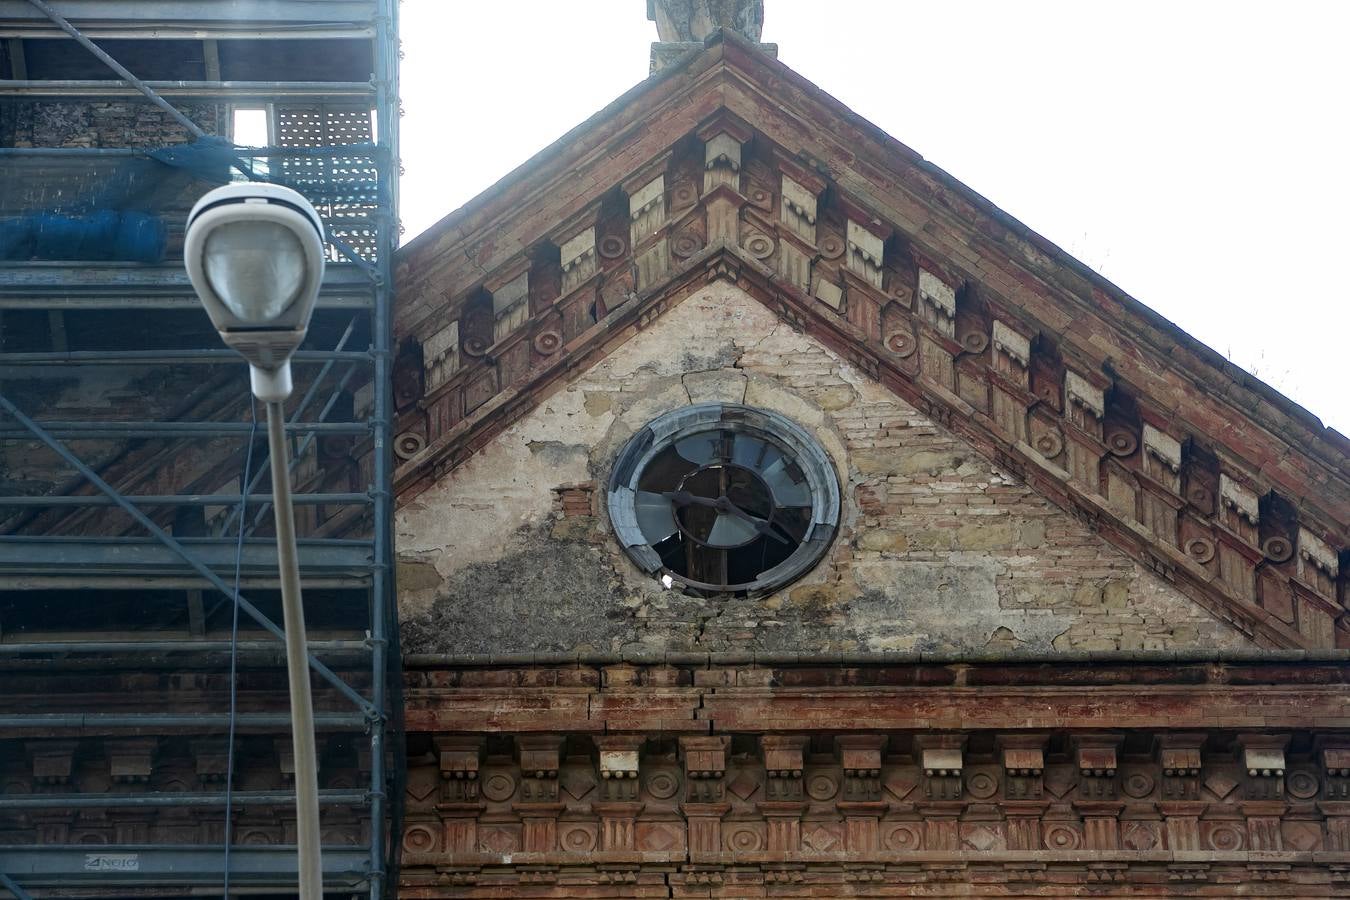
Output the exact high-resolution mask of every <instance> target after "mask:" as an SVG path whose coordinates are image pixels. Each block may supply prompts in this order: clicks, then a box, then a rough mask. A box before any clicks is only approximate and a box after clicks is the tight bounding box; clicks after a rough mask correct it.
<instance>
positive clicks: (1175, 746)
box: [394, 0, 1350, 898]
mask: <svg viewBox="0 0 1350 900" xmlns="http://www.w3.org/2000/svg"><path fill="white" fill-rule="evenodd" d="M665 5H668V4H665ZM679 5H681V6H682V7H684V6H687V7H688V8H689V9H693V6H698V7H699V9H700V10H701V12H700V15H703V14H707V15H713V12H714V7H715V8H716V10H719V11H720V12H718V13H717V14H718V15H724V14H727V13H728V11H730V10H732V8H733V7H741V8H748V7H749V6H753V4H748V3H747V4H732V3H721V2H718V3H711V2H709V3H703V2H701V0H697V2H696V3H694V4H693V5H690V4H689V3H687V2H686V3H683V4H679ZM397 279H398V282H399V290H400V302H399V304H398V309H397V315H396V324H395V328H396V330H397V331H398V333H399V336H400V340H401V342H402V343H401V349H400V352H399V355H398V358H397V360H396V361H395V366H394V368H395V375H394V381H395V391H394V401H395V407H396V411H397V415H396V423H395V432H396V434H397V435H398V438H397V439H396V448H397V452H398V453H399V456H400V459H401V460H402V461H403V462H402V465H401V466H400V467H399V469H398V471H397V472H396V473H395V477H394V487H395V492H396V495H397V496H398V498H399V513H398V516H397V523H396V525H397V535H396V538H397V548H398V553H399V572H398V586H399V592H400V598H399V602H400V612H401V616H402V620H403V626H404V631H403V637H404V641H403V649H404V651H405V653H407V654H408V655H407V656H406V657H405V666H406V668H405V680H404V684H405V689H406V695H405V696H406V708H405V713H406V715H405V722H406V725H407V730H408V748H409V760H408V765H409V779H408V789H407V796H406V797H405V800H406V802H407V817H406V820H405V826H404V833H403V849H404V856H403V870H402V874H401V879H402V887H403V893H404V894H406V895H407V896H416V897H428V898H430V897H437V898H441V897H525V896H584V897H601V896H609V897H628V896H632V897H637V896H648V897H656V896H664V897H728V898H730V897H772V896H796V897H806V896H810V897H833V896H864V895H865V896H875V897H883V896H885V897H900V896H928V897H936V896H943V897H946V896H952V897H955V896H965V897H970V896H1003V897H1033V896H1034V897H1048V896H1065V897H1068V896H1084V895H1092V896H1103V897H1121V898H1124V897H1143V896H1173V895H1177V894H1182V893H1184V894H1186V895H1187V896H1202V897H1232V896H1237V895H1242V896H1305V897H1319V898H1320V897H1324V896H1345V895H1347V892H1348V891H1350V842H1348V840H1350V839H1348V838H1347V834H1350V832H1348V831H1347V828H1350V825H1347V823H1350V806H1347V804H1346V802H1345V799H1346V797H1347V791H1350V787H1347V785H1350V781H1347V779H1350V753H1348V752H1347V750H1346V749H1345V748H1346V747H1350V739H1347V737H1346V729H1347V727H1348V726H1350V720H1347V718H1346V716H1345V712H1344V711H1345V708H1346V706H1345V693H1346V688H1345V670H1344V661H1345V658H1346V651H1344V650H1336V649H1333V648H1336V647H1341V646H1345V642H1346V640H1347V637H1346V635H1347V632H1346V630H1345V623H1346V619H1345V613H1344V610H1345V607H1346V602H1345V599H1346V595H1345V584H1346V581H1345V578H1346V576H1345V570H1346V566H1345V565H1344V563H1345V557H1344V551H1342V550H1341V549H1340V548H1343V547H1345V546H1346V537H1345V535H1346V531H1345V529H1346V525H1347V518H1346V509H1347V498H1350V482H1347V481H1346V480H1345V479H1344V477H1343V473H1344V471H1345V467H1344V461H1345V454H1346V450H1347V448H1350V444H1347V443H1346V441H1345V439H1344V438H1343V437H1342V436H1340V435H1338V434H1336V433H1335V432H1332V431H1330V430H1328V429H1324V428H1323V427H1322V426H1321V423H1319V422H1316V421H1315V420H1312V419H1311V418H1310V417H1308V416H1307V415H1306V414H1305V413H1303V412H1302V411H1301V410H1297V409H1296V408H1294V407H1293V406H1292V404H1289V403H1288V402H1287V401H1285V400H1284V399H1283V398H1279V397H1278V396H1276V395H1274V394H1273V392H1271V391H1269V390H1268V389H1266V388H1264V387H1263V386H1261V385H1256V384H1253V383H1252V382H1250V381H1249V380H1246V379H1244V378H1242V377H1241V376H1239V375H1238V374H1237V373H1235V372H1234V371H1233V370H1232V369H1231V367H1225V366H1224V364H1223V363H1222V361H1221V360H1220V359H1219V358H1218V357H1217V356H1216V355H1215V354H1213V353H1212V352H1211V351H1209V350H1207V349H1206V348H1203V347H1201V346H1200V345H1198V344H1197V343H1196V342H1195V341H1194V340H1193V339H1191V338H1190V337H1189V336H1186V335H1184V334H1182V333H1181V332H1180V331H1179V330H1177V329H1176V328H1175V327H1174V326H1171V325H1170V324H1168V323H1165V322H1162V321H1161V320H1159V319H1158V318H1157V317H1156V316H1155V315H1154V314H1152V313H1151V312H1150V311H1148V310H1146V309H1145V308H1143V307H1142V306H1141V305H1140V304H1138V303H1137V302H1135V301H1133V300H1132V299H1130V298H1128V297H1125V296H1124V295H1123V294H1121V293H1120V292H1119V291H1118V290H1116V289H1115V288H1114V287H1113V286H1111V285H1109V284H1107V283H1105V282H1103V281H1101V280H1100V279H1098V278H1096V277H1095V275H1094V274H1092V273H1090V272H1089V271H1087V270H1086V269H1085V268H1084V267H1081V266H1079V265H1078V264H1076V263H1074V262H1073V261H1071V260H1068V259H1067V258H1066V257H1065V256H1064V254H1063V253H1062V251H1060V250H1058V248H1055V247H1054V246H1053V245H1051V244H1050V243H1049V242H1048V241H1045V240H1044V239H1042V238H1040V237H1039V236H1037V235H1035V234H1034V233H1032V232H1030V231H1029V230H1027V229H1026V228H1025V227H1024V226H1021V225H1020V224H1018V223H1016V222H1015V221H1013V220H1011V218H1010V217H1008V216H1006V214H1004V213H1002V212H1000V211H998V210H996V209H994V208H993V207H992V206H991V205H989V204H988V202H987V201H985V200H984V199H983V198H981V197H978V196H977V195H975V194H974V193H973V192H971V191H969V190H968V189H966V188H964V187H963V186H961V185H960V184H958V183H956V182H955V181H954V180H952V179H951V178H950V177H948V176H946V175H945V173H942V172H941V171H940V170H938V169H936V168H934V167H932V166H931V165H929V164H927V163H926V162H925V161H923V160H922V159H920V158H919V157H918V156H917V154H914V153H913V152H912V151H910V150H909V149H908V148H905V147H903V146H901V145H899V144H897V143H896V142H894V141H893V140H891V139H890V138H889V137H887V136H886V135H883V134H881V133H880V132H879V131H878V130H876V129H875V128H873V127H872V126H870V125H867V124H866V123H864V122H862V121H861V120H860V119H858V118H857V116H855V115H854V114H852V113H851V112H849V111H848V110H846V109H844V108H842V107H841V106H840V105H839V104H837V103H836V102H835V101H833V100H832V99H830V98H829V97H827V96H825V95H824V94H823V93H822V92H821V91H820V90H819V89H817V88H816V87H815V86H814V85H811V84H809V83H808V82H806V81H805V80H804V79H802V78H800V77H799V76H797V75H796V74H795V73H793V72H791V71H790V70H787V69H785V68H784V67H782V66H779V65H777V64H776V63H773V62H772V61H771V60H770V59H768V57H766V56H765V55H764V54H763V53H762V52H760V49H759V48H758V47H757V46H755V45H754V44H753V43H751V42H749V41H746V40H744V39H742V38H741V37H738V36H737V35H736V34H735V33H733V32H732V31H730V30H726V31H723V32H722V33H720V34H715V35H712V36H710V37H709V38H708V42H707V47H706V49H705V51H704V52H702V53H690V54H688V55H686V56H684V57H682V58H681V60H680V61H679V62H676V63H673V64H672V65H670V66H669V67H668V68H667V69H666V70H663V72H662V74H661V76H660V77H659V78H654V79H652V80H651V81H649V82H648V83H647V84H646V85H644V86H642V87H641V88H639V89H638V90H636V91H634V92H632V93H630V94H629V95H627V96H626V97H625V98H624V99H623V100H621V101H620V102H618V103H616V104H613V105H612V106H610V107H608V108H607V109H606V110H605V111H603V112H602V113H601V114H599V115H598V116H597V117H595V118H594V119H592V120H591V121H590V122H588V123H587V125H586V126H585V127H583V128H580V129H577V130H576V131H574V132H572V133H571V134H569V135H568V137H567V139H566V140H565V141H563V142H560V143H559V144H557V145H554V146H553V147H551V148H549V149H547V150H546V151H544V152H543V153H541V154H540V155H539V156H538V157H536V158H535V159H533V160H531V161H530V162H529V163H527V164H526V165H525V166H524V167H522V169H521V170H519V171H518V172H517V173H516V174H515V175H514V176H512V177H511V178H509V179H507V180H506V181H504V182H503V183H501V184H499V185H498V186H497V187H495V188H493V189H492V190H491V191H489V192H488V193H487V194H485V195H483V196H482V197H480V198H479V199H477V200H475V201H473V202H471V203H470V204H468V205H467V206H465V207H464V208H463V209H462V210H460V211H459V212H457V213H454V214H452V215H451V216H450V217H448V218H447V219H446V220H444V221H443V222H442V223H441V224H440V225H438V226H436V227H435V228H433V229H432V230H431V231H430V232H428V234H427V235H426V236H424V237H421V238H418V239H417V240H416V241H415V242H414V243H413V244H412V245H410V246H408V247H406V248H404V250H403V251H401V255H400V261H399V264H398V271H397ZM714 402H716V403H729V404H745V405H747V406H751V407H758V408H762V409H766V410H771V411H773V412H775V413H778V414H781V415H783V416H786V417H787V418H790V419H791V420H793V421H794V422H797V423H799V424H800V425H802V426H803V427H804V428H805V429H806V430H808V431H809V432H811V433H812V434H813V435H814V436H815V437H816V439H817V440H818V441H819V443H820V444H821V445H822V446H823V447H824V449H825V450H826V451H827V453H828V455H829V457H830V458H831V460H832V462H833V465H834V467H835V469H836V473H837V476H838V481H839V487H840V488H841V491H840V493H841V496H842V515H841V517H840V521H839V530H838V534H837V536H836V538H835V540H834V541H833V543H832V544H831V546H830V547H829V549H828V551H827V552H826V555H825V556H824V558H823V559H822V561H821V562H820V563H819V564H818V565H817V566H816V567H815V568H814V569H813V570H812V571H810V572H809V573H807V574H806V575H804V576H803V577H802V578H801V579H800V580H799V581H797V582H795V583H792V584H790V585H788V586H786V587H785V588H783V589H781V590H779V591H778V592H777V593H772V594H769V595H767V596H760V597H752V598H740V597H715V598H704V597H697V596H692V595H690V594H688V593H686V592H685V591H683V590H680V589H677V588H675V587H674V585H672V589H667V588H665V587H663V586H662V585H661V584H660V583H659V582H657V581H656V580H655V579H654V578H652V577H651V576H649V575H644V574H642V573H641V572H640V571H639V570H638V568H636V567H635V566H634V565H633V564H632V563H631V562H630V561H629V557H628V556H627V555H626V554H625V553H624V552H623V551H622V550H621V549H620V547H619V546H618V542H617V541H616V540H615V538H614V536H613V534H612V529H611V527H610V523H609V522H608V521H607V520H606V516H607V510H608V509H609V507H608V506H607V504H606V502H605V499H606V498H605V491H606V486H607V484H608V482H609V476H610V474H611V466H612V465H613V461H614V459H615V454H616V452H617V451H618V450H619V449H620V448H621V447H623V446H624V445H625V444H626V442H627V441H628V439H629V438H630V436H632V435H634V434H635V433H637V432H638V430H639V429H641V428H642V427H643V426H644V425H645V424H646V423H648V422H650V421H651V420H652V419H653V418H654V417H656V416H658V415H662V414H665V413H668V412H670V411H673V410H676V409H680V408H683V407H685V406H687V405H689V404H696V403H714ZM684 499H685V498H681V499H679V500H678V501H677V502H680V503H683V500H684ZM704 499H707V498H704ZM615 508H616V509H618V508H619V507H618V506H616V507H615ZM616 515H617V513H616ZM728 568H730V567H728ZM1284 648H1298V649H1284Z"/></svg>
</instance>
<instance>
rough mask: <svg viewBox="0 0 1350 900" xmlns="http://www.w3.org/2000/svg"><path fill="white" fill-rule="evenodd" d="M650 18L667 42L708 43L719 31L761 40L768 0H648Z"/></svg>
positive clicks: (648, 16) (659, 35)
mask: <svg viewBox="0 0 1350 900" xmlns="http://www.w3.org/2000/svg"><path fill="white" fill-rule="evenodd" d="M647 18H648V19H649V20H651V21H653V22H655V23H656V34H657V36H658V37H660V39H661V40H662V41H664V42H666V43H674V42H677V41H681V42H683V41H705V40H707V39H708V37H709V36H710V35H711V34H712V33H713V32H714V31H716V30H717V29H718V28H730V29H732V30H733V31H736V32H739V33H740V34H743V35H745V36H746V37H747V38H749V39H750V40H752V41H758V40H759V35H760V32H762V31H763V30H764V0H647Z"/></svg>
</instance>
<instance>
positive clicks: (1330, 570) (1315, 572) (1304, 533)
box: [1298, 527, 1340, 599]
mask: <svg viewBox="0 0 1350 900" xmlns="http://www.w3.org/2000/svg"><path fill="white" fill-rule="evenodd" d="M1339 575H1340V564H1339V560H1338V559H1337V558H1336V551H1335V550H1334V549H1333V548H1332V546H1331V545H1330V544H1328V543H1327V542H1326V541H1324V540H1322V539H1321V538H1319V537H1317V535H1315V534H1313V533H1312V532H1311V531H1309V530H1308V529H1307V528H1303V527H1300V528H1299V530H1298V577H1299V578H1300V579H1301V580H1302V581H1303V583H1304V584H1306V585H1308V586H1309V587H1311V588H1312V589H1313V590H1315V591H1316V592H1317V593H1319V594H1321V595H1322V596H1324V597H1326V598H1328V599H1332V598H1334V597H1335V595H1336V578H1337V577H1338V576H1339Z"/></svg>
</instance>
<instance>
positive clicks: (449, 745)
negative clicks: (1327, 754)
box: [432, 734, 484, 803]
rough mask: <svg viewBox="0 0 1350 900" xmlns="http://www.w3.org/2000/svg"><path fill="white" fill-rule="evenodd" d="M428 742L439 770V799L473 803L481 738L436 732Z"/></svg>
mask: <svg viewBox="0 0 1350 900" xmlns="http://www.w3.org/2000/svg"><path fill="white" fill-rule="evenodd" d="M432 743H433V745H434V746H435V748H436V754H437V757H438V762H439V765H440V771H441V801H442V802H444V803H477V802H478V797H479V783H480V782H479V778H478V770H479V766H480V765H481V764H482V758H483V747H484V740H483V738H482V737H480V736H478V735H457V734H447V735H436V736H435V737H434V738H432Z"/></svg>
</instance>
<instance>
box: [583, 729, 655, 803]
mask: <svg viewBox="0 0 1350 900" xmlns="http://www.w3.org/2000/svg"><path fill="white" fill-rule="evenodd" d="M645 741H646V738H645V737H643V736H642V735H635V734H610V735H604V736H602V737H597V738H596V739H595V744H596V749H597V750H598V752H599V758H600V759H599V761H600V797H601V799H602V800H607V801H616V802H617V801H633V800H636V799H637V797H638V780H637V779H638V751H639V750H640V749H641V747H642V745H643V743H644V742H645Z"/></svg>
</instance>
